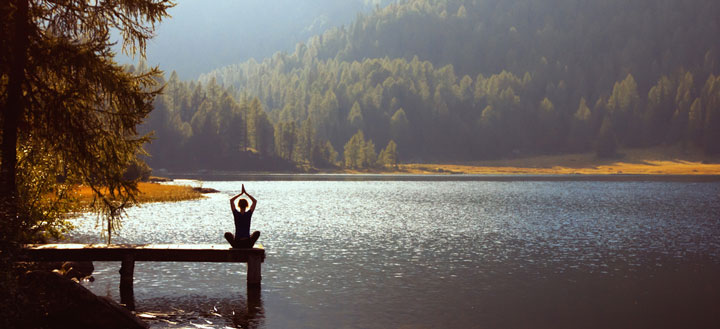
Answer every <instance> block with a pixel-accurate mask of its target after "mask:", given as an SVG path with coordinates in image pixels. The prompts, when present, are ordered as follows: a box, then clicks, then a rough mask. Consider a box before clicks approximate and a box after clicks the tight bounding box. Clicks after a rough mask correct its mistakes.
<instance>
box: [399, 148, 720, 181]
mask: <svg viewBox="0 0 720 329" xmlns="http://www.w3.org/2000/svg"><path fill="white" fill-rule="evenodd" d="M719 160H720V159H717V158H706V157H705V156H703V155H702V152H700V151H698V150H681V149H680V148H677V147H675V148H667V147H665V148H660V147H658V148H649V149H627V150H621V151H620V152H619V155H618V157H616V158H613V159H598V158H597V157H596V156H595V154H594V153H579V154H570V155H548V156H533V157H517V158H513V159H503V160H491V161H475V162H467V163H456V164H441V163H438V164H432V163H423V164H401V165H400V166H399V168H398V171H399V172H401V173H408V174H487V175H493V174H495V175H511V174H527V175H533V174H534V175H553V174H557V175H571V174H581V175H609V174H628V175H720V161H719Z"/></svg>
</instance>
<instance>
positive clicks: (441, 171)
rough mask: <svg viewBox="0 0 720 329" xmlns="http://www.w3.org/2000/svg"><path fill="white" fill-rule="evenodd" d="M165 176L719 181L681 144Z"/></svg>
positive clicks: (714, 168) (716, 165) (716, 166)
mask: <svg viewBox="0 0 720 329" xmlns="http://www.w3.org/2000/svg"><path fill="white" fill-rule="evenodd" d="M160 174H161V175H163V176H167V177H171V178H177V179H200V180H262V179H269V180H419V179H437V180H490V181H493V180H494V181H499V180H508V181H513V180H515V181H519V180H547V181H562V180H573V181H581V180H589V181H718V180H720V178H719V177H720V157H714V158H708V157H706V156H704V155H702V154H701V152H699V151H697V150H695V151H693V150H683V149H681V148H679V147H657V148H651V149H625V150H621V153H620V154H619V155H618V156H617V157H616V158H611V159H599V158H597V157H596V156H595V154H594V153H576V154H564V155H539V156H527V157H515V158H508V159H500V160H486V161H471V162H456V163H405V164H399V165H398V166H397V168H372V169H366V170H354V169H344V168H333V169H316V168H313V169H312V171H309V172H303V171H295V172H292V171H285V172H267V171H264V172H263V171H221V170H217V171H212V170H196V171H176V172H172V171H167V170H161V171H160Z"/></svg>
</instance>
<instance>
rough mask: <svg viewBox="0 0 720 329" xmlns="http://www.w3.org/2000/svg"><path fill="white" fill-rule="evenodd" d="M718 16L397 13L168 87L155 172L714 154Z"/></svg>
mask: <svg viewBox="0 0 720 329" xmlns="http://www.w3.org/2000/svg"><path fill="white" fill-rule="evenodd" d="M716 17H720V2H717V1H714V0H698V1H693V2H692V3H688V2H685V1H680V0H664V1H657V0H638V1H630V2H628V1H620V0H608V1H584V0H515V1H509V0H485V1H470V0H467V1H461V0H411V1H407V2H403V3H401V4H397V5H391V6H389V7H386V8H384V9H379V10H377V11H376V12H374V13H373V14H371V15H367V16H363V15H360V16H358V18H357V20H356V21H355V22H354V23H353V24H352V25H350V26H349V27H348V28H340V29H334V30H331V31H328V32H327V33H325V34H323V35H322V36H318V37H315V38H313V39H311V40H310V41H309V42H308V43H307V44H306V45H305V44H300V45H298V46H297V48H296V51H295V52H293V53H292V54H286V53H278V54H276V55H275V56H273V57H272V58H269V59H266V60H264V61H262V62H260V63H258V62H255V61H252V60H251V61H248V62H245V63H242V64H238V65H233V66H229V67H225V68H222V69H218V70H216V71H213V72H211V73H209V74H207V75H204V76H203V77H201V79H200V81H201V82H199V83H195V82H193V83H186V82H179V81H177V79H173V78H172V77H171V78H170V80H169V82H168V86H167V88H166V92H165V96H164V97H163V98H161V99H159V100H158V102H157V107H156V111H155V112H153V114H152V118H151V122H150V124H149V127H150V128H151V129H155V130H157V131H158V133H157V137H158V139H157V141H156V143H155V144H153V145H152V146H151V153H152V154H153V160H152V162H155V161H160V162H162V161H169V162H171V163H174V164H177V165H180V164H182V165H190V164H191V163H192V162H191V161H181V162H180V163H178V159H181V158H187V156H192V157H194V158H195V159H197V161H198V162H195V163H194V165H195V166H200V167H216V166H217V164H220V163H222V164H225V163H227V160H223V159H224V158H232V157H233V156H234V155H231V154H232V152H236V151H237V152H246V151H245V150H248V147H249V148H250V149H252V150H256V152H257V153H252V152H251V153H252V154H258V155H260V156H262V157H265V158H268V159H269V158H271V157H275V158H276V159H284V161H287V163H286V164H287V165H291V164H290V163H291V162H294V163H308V164H311V165H315V166H318V165H319V166H322V165H331V164H332V163H338V164H342V165H346V166H349V167H364V166H373V165H377V164H378V161H377V160H375V161H371V160H373V155H372V154H367V155H366V158H369V159H370V160H363V161H358V159H355V158H353V157H354V156H352V155H351V156H350V158H348V155H347V154H345V153H350V154H365V153H363V152H356V151H354V149H356V148H358V147H359V146H357V147H353V146H350V150H351V151H352V152H347V150H348V148H347V146H348V145H354V144H358V141H359V139H360V138H359V137H362V139H363V143H365V144H364V146H363V148H364V149H366V150H367V151H368V152H367V153H369V151H370V148H371V147H368V146H367V145H369V144H372V149H373V152H380V153H382V151H385V149H387V148H388V147H389V146H390V144H392V146H393V148H394V149H395V151H393V152H394V154H395V156H397V155H398V154H399V158H400V161H432V160H434V161H438V160H440V161H442V160H446V161H447V160H474V159H487V158H496V157H501V156H506V155H508V154H518V153H520V154H548V153H563V152H579V151H591V150H594V151H597V152H598V154H599V155H601V156H610V155H613V153H614V150H615V148H616V147H617V146H626V147H645V146H653V145H659V144H674V143H682V144H683V145H690V144H694V145H698V146H700V147H702V148H703V149H704V150H705V151H706V152H707V153H708V154H715V153H720V77H718V76H716V75H714V74H717V73H718V69H719V68H720V66H719V63H718V58H717V57H718V47H719V46H720V44H718V43H717V42H716V41H715V39H716V36H717V35H720V25H719V24H718V23H717V19H716ZM221 86H225V87H221ZM255 97H257V99H255ZM235 100H238V101H235ZM203 104H205V105H203ZM263 109H264V110H263ZM208 118H210V119H208ZM214 122H216V123H214ZM359 132H362V135H358V133H359ZM170 133H172V134H174V135H172V134H170ZM233 134H235V135H233ZM168 136H172V137H170V138H168ZM354 136H355V137H354ZM353 138H354V141H352V140H353ZM308 141H310V142H308ZM391 141H392V142H393V143H391ZM351 142H352V143H351ZM353 143H354V144H353ZM307 145H310V146H307ZM385 145H387V146H385ZM375 146H379V147H378V148H377V149H376V147H375ZM383 146H385V147H384V149H381V148H382V147H383ZM158 148H160V149H162V150H161V152H166V153H162V155H161V153H158V151H159V150H158ZM212 152H215V153H212ZM217 152H219V153H217ZM227 152H230V153H227ZM338 152H342V153H343V154H339V155H338V154H337V153H338ZM206 153H207V154H206ZM210 153H212V154H210ZM243 154H244V153H243ZM173 156H174V157H173ZM178 156H179V158H178ZM358 156H359V155H358ZM375 157H377V155H375ZM221 158H222V159H221ZM380 158H382V157H380ZM390 158H392V156H391V157H390ZM168 159H176V160H168ZM395 159H397V158H395ZM211 160H212V161H211ZM388 161H390V163H392V162H393V161H396V160H381V161H380V164H383V165H384V164H389V163H388ZM277 163H279V162H277ZM155 166H156V167H157V165H155Z"/></svg>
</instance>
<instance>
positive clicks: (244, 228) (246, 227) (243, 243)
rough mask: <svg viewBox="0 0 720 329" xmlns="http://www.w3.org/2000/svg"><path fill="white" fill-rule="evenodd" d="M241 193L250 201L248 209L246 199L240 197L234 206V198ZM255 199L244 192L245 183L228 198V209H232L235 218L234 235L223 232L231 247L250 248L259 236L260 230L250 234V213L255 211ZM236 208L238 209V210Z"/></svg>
mask: <svg viewBox="0 0 720 329" xmlns="http://www.w3.org/2000/svg"><path fill="white" fill-rule="evenodd" d="M243 194H245V195H247V197H248V198H249V199H250V201H252V205H250V209H249V210H248V201H247V200H245V199H240V201H238V204H237V207H236V206H235V200H236V199H237V198H239V197H240V196H242V195H243ZM256 205H257V200H255V198H253V197H252V195H250V194H248V193H247V192H245V184H243V186H242V192H240V194H238V195H236V196H234V197H232V198H231V199H230V209H232V213H233V219H234V220H235V235H233V234H232V233H230V232H225V240H227V241H228V242H229V243H230V245H231V246H232V247H233V248H252V247H253V246H254V245H255V242H256V241H257V239H258V238H259V237H260V231H255V232H253V233H252V235H251V234H250V220H251V219H252V214H253V212H254V211H255V206H256ZM238 208H239V209H240V210H239V211H238Z"/></svg>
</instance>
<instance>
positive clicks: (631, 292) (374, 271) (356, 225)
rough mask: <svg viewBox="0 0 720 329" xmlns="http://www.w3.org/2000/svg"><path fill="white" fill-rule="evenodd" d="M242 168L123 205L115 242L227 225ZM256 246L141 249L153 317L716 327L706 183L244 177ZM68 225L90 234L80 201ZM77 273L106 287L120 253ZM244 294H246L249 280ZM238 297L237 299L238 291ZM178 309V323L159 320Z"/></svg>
mask: <svg viewBox="0 0 720 329" xmlns="http://www.w3.org/2000/svg"><path fill="white" fill-rule="evenodd" d="M240 184H241V183H240V182H235V181H209V182H203V183H202V185H203V186H204V187H211V188H215V189H218V190H220V191H221V192H220V193H217V194H209V195H208V198H206V199H203V200H195V201H185V202H177V203H158V204H147V205H143V206H141V207H136V208H133V209H130V210H129V211H128V218H127V219H126V220H125V221H124V227H123V229H122V231H121V232H120V233H119V236H118V237H117V238H116V240H115V241H114V242H118V243H218V244H220V243H224V239H223V237H222V235H223V233H224V232H225V231H234V228H233V226H232V225H233V224H232V217H231V214H230V209H229V203H228V201H227V200H228V199H229V198H230V197H231V196H232V195H234V194H236V193H239V191H240V187H241V185H240ZM246 188H247V190H248V191H249V192H251V193H252V194H253V195H254V196H255V197H256V198H257V199H258V200H259V202H258V206H257V210H256V213H255V215H254V217H253V225H252V229H253V230H260V231H261V232H262V235H261V237H260V242H261V243H262V244H263V245H265V248H266V250H267V259H266V262H265V263H264V264H263V284H262V291H261V296H259V298H258V299H259V301H258V300H256V299H255V298H250V300H248V296H247V293H248V292H247V291H246V289H245V265H244V264H224V263H223V264H213V263H149V262H148V263H141V262H139V263H137V264H136V266H135V299H136V304H137V307H138V310H139V311H149V312H159V313H170V314H171V315H170V316H168V317H165V318H163V320H167V321H159V320H155V321H153V322H152V325H153V327H157V328H161V327H198V326H201V327H202V326H207V327H213V328H215V327H217V328H223V327H225V326H229V327H234V326H241V327H257V328H290V327H297V328H438V327H441V328H442V327H445V328H530V327H555V328H557V327H565V328H577V327H585V328H587V327H597V328H604V327H667V328H671V327H718V325H720V319H719V318H718V315H716V314H718V313H720V312H717V310H718V309H720V298H719V297H720V280H719V279H717V278H718V277H720V270H719V268H720V266H719V265H720V254H719V252H720V183H717V182H707V183H702V182H600V181H551V182H549V181H479V180H454V179H453V180H440V179H438V180H370V181H361V180H354V181H347V180H329V179H326V180H322V181H305V180H292V181H284V180H281V181H278V180H255V181H251V182H246ZM78 225H79V227H78V230H77V231H76V232H75V233H74V235H73V240H74V241H81V242H100V241H101V239H100V238H99V237H98V233H97V232H98V229H97V228H96V227H95V219H94V217H88V218H85V219H79V220H78ZM95 266H96V269H97V270H96V275H95V277H96V279H97V280H96V281H95V282H94V283H88V284H87V286H88V287H89V288H91V289H92V290H93V291H95V292H96V293H98V294H101V295H106V296H110V297H111V298H114V299H116V300H119V297H118V291H117V284H118V282H119V275H118V274H117V270H118V269H119V264H117V263H96V264H95ZM256 297H257V296H256ZM248 301H249V302H250V304H251V305H250V307H248V305H247V304H248ZM175 322H177V324H173V323H175Z"/></svg>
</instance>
